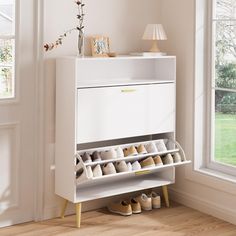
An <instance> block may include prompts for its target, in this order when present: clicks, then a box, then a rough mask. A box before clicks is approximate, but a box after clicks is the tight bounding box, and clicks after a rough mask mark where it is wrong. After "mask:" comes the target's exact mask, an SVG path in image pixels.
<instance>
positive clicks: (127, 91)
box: [121, 89, 136, 93]
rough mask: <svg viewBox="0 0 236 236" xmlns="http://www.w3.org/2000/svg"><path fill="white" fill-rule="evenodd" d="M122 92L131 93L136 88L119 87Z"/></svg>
mask: <svg viewBox="0 0 236 236" xmlns="http://www.w3.org/2000/svg"><path fill="white" fill-rule="evenodd" d="M121 92H122V93H133V92H136V89H121Z"/></svg>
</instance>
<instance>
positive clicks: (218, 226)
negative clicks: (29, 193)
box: [0, 204, 236, 236]
mask: <svg viewBox="0 0 236 236" xmlns="http://www.w3.org/2000/svg"><path fill="white" fill-rule="evenodd" d="M81 223H82V224H81V228H80V229H77V228H76V223H75V216H69V217H65V218H64V219H59V218H58V219H53V220H48V221H43V222H39V223H26V224H21V225H16V226H12V227H7V228H3V229H0V236H13V235H17V236H126V235H127V236H128V235H129V236H132V235H135V236H155V235H158V236H236V226H235V225H232V224H230V223H227V222H224V221H221V220H219V219H216V218H214V217H211V216H209V215H206V214H203V213H201V212H198V211H195V210H193V209H190V208H188V207H185V206H182V205H178V204H171V207H170V208H165V207H163V208H161V209H158V210H153V211H150V212H143V213H141V214H139V215H132V216H129V217H123V216H119V215H114V214H110V213H109V212H108V211H107V210H106V209H102V210H98V211H91V212H86V213H83V214H82V222H81Z"/></svg>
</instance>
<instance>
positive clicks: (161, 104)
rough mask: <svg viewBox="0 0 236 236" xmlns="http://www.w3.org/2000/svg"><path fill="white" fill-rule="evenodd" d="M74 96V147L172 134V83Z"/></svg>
mask: <svg viewBox="0 0 236 236" xmlns="http://www.w3.org/2000/svg"><path fill="white" fill-rule="evenodd" d="M77 92H78V94H77V96H78V100H77V143H87V142H97V141H103V140H111V139H119V138H126V137H133V136H141V135H148V134H154V133H161V132H162V133H163V132H172V131H174V126H175V125H174V120H175V110H174V107H175V104H174V103H175V91H174V83H166V84H154V85H134V86H117V87H100V88H84V89H78V90H77ZM165 98H168V99H165Z"/></svg>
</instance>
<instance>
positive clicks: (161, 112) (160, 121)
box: [148, 83, 175, 134]
mask: <svg viewBox="0 0 236 236" xmlns="http://www.w3.org/2000/svg"><path fill="white" fill-rule="evenodd" d="M149 99H150V102H149V116H148V117H149V122H148V124H149V132H150V133H151V134H156V133H167V132H174V131H175V84H174V83H168V84H155V85H152V86H151V87H150V92H149Z"/></svg>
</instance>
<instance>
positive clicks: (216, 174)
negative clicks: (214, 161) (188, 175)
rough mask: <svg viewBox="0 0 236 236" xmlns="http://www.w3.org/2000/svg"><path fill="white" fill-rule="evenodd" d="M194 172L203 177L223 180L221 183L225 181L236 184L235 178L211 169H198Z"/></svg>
mask: <svg viewBox="0 0 236 236" xmlns="http://www.w3.org/2000/svg"><path fill="white" fill-rule="evenodd" d="M196 171H198V172H200V173H201V174H204V175H208V176H211V177H215V178H217V179H219V180H223V181H227V182H230V183H234V184H236V176H233V175H228V174H225V173H222V172H220V171H217V170H212V169H208V168H200V169H197V170H196Z"/></svg>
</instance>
